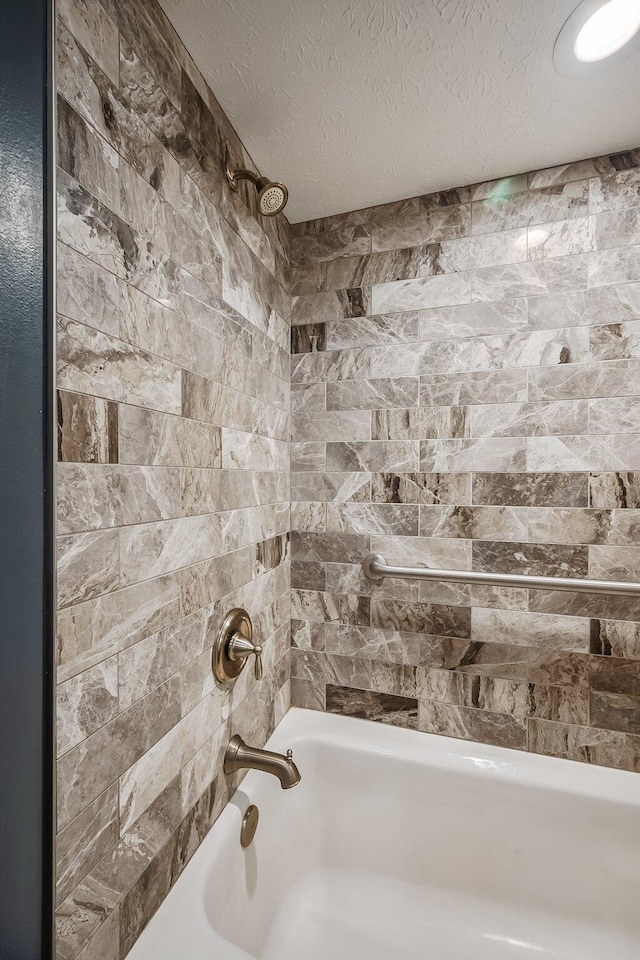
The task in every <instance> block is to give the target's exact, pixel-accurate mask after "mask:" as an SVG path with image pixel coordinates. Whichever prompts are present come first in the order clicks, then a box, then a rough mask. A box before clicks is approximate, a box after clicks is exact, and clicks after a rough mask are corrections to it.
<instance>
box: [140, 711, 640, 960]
mask: <svg viewBox="0 0 640 960" xmlns="http://www.w3.org/2000/svg"><path fill="white" fill-rule="evenodd" d="M268 746H269V747H270V748H271V749H272V750H278V751H284V750H286V748H287V747H293V751H294V758H295V760H296V763H297V764H298V767H299V768H300V772H301V773H302V783H301V784H300V785H299V786H297V787H295V788H294V789H292V790H287V791H283V790H281V789H280V786H279V784H278V782H277V781H276V780H275V779H274V778H273V777H270V776H268V775H266V774H262V773H255V772H251V773H250V774H249V775H248V776H247V777H246V778H245V780H244V781H243V784H242V788H241V790H239V791H238V792H237V793H236V795H235V797H234V800H233V801H232V802H231V803H230V804H229V805H228V806H227V808H226V809H225V810H224V812H223V813H222V815H221V816H220V818H219V819H218V821H217V822H216V824H215V826H214V828H213V829H212V830H211V832H210V834H209V835H208V837H207V838H206V840H205V841H204V843H203V844H202V845H201V847H200V849H199V850H198V851H197V853H196V854H195V856H194V857H193V859H192V861H191V862H190V864H189V865H188V866H187V868H186V870H185V872H184V873H183V875H182V877H181V878H180V879H179V880H178V882H177V883H176V885H175V887H174V888H173V890H172V891H171V893H170V894H169V896H168V897H167V899H166V900H165V902H164V903H163V905H162V906H161V908H160V910H159V911H158V913H157V914H156V916H155V917H154V918H153V920H152V921H151V922H150V924H149V925H148V927H147V928H146V930H145V931H144V932H143V934H142V936H141V937H140V939H139V940H138V942H137V943H136V944H135V946H134V948H133V950H132V951H131V953H130V954H129V960H247V958H260V960H294V958H295V960H416V958H420V960H422V958H429V960H470V958H471V957H473V960H516V958H517V960H525V958H535V960H546V958H562V960H603V958H607V960H638V958H640V776H638V775H637V774H631V773H623V772H618V771H614V770H606V769H602V768H597V767H589V766H587V765H583V764H578V763H572V762H568V761H563V760H554V759H550V758H547V757H538V756H532V755H529V754H520V753H517V752H515V751H512V750H505V749H502V748H497V747H487V746H483V745H481V744H477V743H468V742H464V741H459V740H452V739H448V738H445V737H436V736H430V735H427V734H422V733H414V732H412V731H407V730H400V729H396V728H393V727H388V726H383V725H381V724H374V723H369V722H367V721H363V720H353V719H348V718H344V717H337V716H333V715H330V714H321V713H313V712H310V711H307V710H297V709H296V710H292V711H290V712H289V713H288V714H287V716H286V717H285V718H284V720H283V721H282V723H281V724H280V726H279V727H278V729H277V730H276V732H275V733H274V735H273V737H272V738H271V740H270V741H269V744H268ZM249 803H255V804H257V805H258V807H259V809H260V824H259V827H258V832H257V834H256V837H255V839H254V841H253V844H252V845H251V846H250V847H249V848H248V849H247V850H243V849H242V847H241V846H240V821H241V818H242V814H243V812H244V810H245V809H246V807H247V806H248V804H249Z"/></svg>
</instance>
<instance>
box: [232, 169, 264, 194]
mask: <svg viewBox="0 0 640 960" xmlns="http://www.w3.org/2000/svg"><path fill="white" fill-rule="evenodd" d="M226 174H227V180H228V181H229V184H230V186H231V187H233V189H234V190H237V189H238V181H239V180H250V181H251V183H253V184H254V186H255V187H256V189H258V190H262V188H263V187H264V186H265V185H266V184H267V183H269V180H268V178H267V177H259V176H258V174H257V173H254V172H253V171H252V170H247V169H245V168H244V167H240V168H239V169H238V170H232V168H231V167H230V166H229V164H228V163H227V166H226Z"/></svg>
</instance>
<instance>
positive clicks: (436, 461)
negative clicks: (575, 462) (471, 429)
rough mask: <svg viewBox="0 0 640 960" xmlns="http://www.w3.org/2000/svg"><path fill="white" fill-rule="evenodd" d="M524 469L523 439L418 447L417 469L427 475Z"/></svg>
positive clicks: (426, 443) (433, 443)
mask: <svg viewBox="0 0 640 960" xmlns="http://www.w3.org/2000/svg"><path fill="white" fill-rule="evenodd" d="M545 442H546V438H545ZM525 466H527V450H526V447H525V441H524V439H522V438H520V437H504V438H503V437H488V438H483V439H476V440H423V441H422V442H421V443H420V469H421V470H426V471H430V472H438V473H440V472H442V473H458V472H460V473H466V472H469V471H474V472H475V471H479V470H490V471H499V472H503V471H504V472H512V471H516V470H522V469H524V468H525Z"/></svg>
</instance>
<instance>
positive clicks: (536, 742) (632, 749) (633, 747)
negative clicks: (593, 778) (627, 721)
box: [528, 720, 640, 771]
mask: <svg viewBox="0 0 640 960" xmlns="http://www.w3.org/2000/svg"><path fill="white" fill-rule="evenodd" d="M528 723H529V747H528V748H529V750H530V751H531V752H532V753H540V754H544V755H546V756H550V757H564V758H565V759H566V760H581V761H582V762H584V763H594V764H596V765H598V766H605V767H613V768H614V769H618V770H633V771H638V770H640V737H637V736H629V735H626V734H623V733H619V732H613V731H609V730H598V729H595V728H593V727H583V726H577V725H575V726H573V725H570V724H560V723H553V722H552V721H549V720H529V721H528Z"/></svg>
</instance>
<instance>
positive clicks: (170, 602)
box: [57, 576, 180, 682]
mask: <svg viewBox="0 0 640 960" xmlns="http://www.w3.org/2000/svg"><path fill="white" fill-rule="evenodd" d="M179 618H180V585H179V581H178V580H177V578H176V577H172V576H169V577H160V578H158V579H156V580H147V581H145V582H144V583H140V584H136V585H135V586H133V587H128V588H127V589H124V590H117V591H115V592H114V593H107V594H104V595H103V596H101V597H97V598H96V599H95V600H87V601H85V602H84V603H79V604H76V605H75V606H73V607H65V608H64V609H63V610H61V611H60V612H59V614H58V628H57V662H58V681H59V682H62V681H64V680H67V679H69V678H70V677H75V676H76V675H77V674H79V673H81V672H82V671H84V670H88V669H89V667H91V666H93V665H94V664H96V663H100V662H102V661H103V660H106V659H107V657H109V656H112V655H113V654H114V653H117V652H118V651H119V650H123V649H124V648H125V647H127V646H129V645H130V644H132V643H135V642H136V641H137V640H141V639H142V638H143V637H146V636H149V635H150V634H152V633H155V632H156V631H157V630H159V629H161V628H162V627H164V626H166V625H168V624H170V623H173V622H174V621H176V620H178V619H179Z"/></svg>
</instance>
